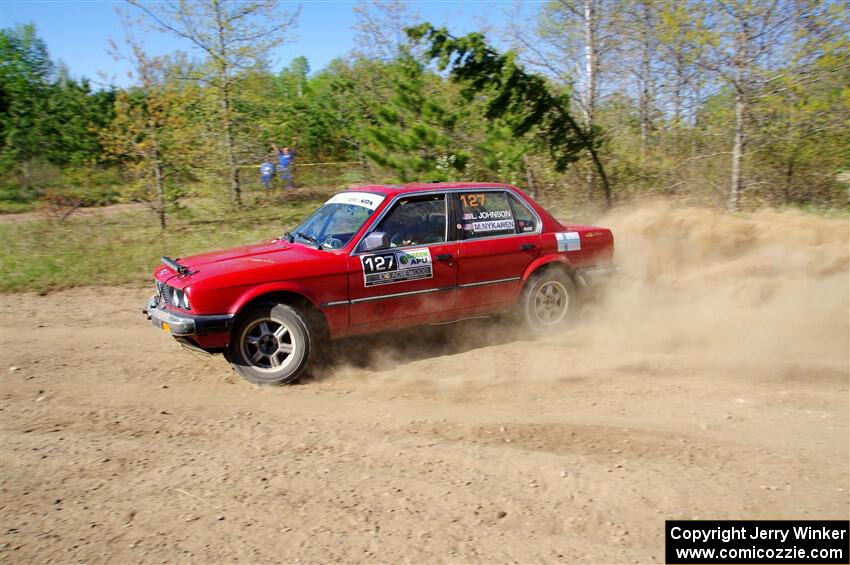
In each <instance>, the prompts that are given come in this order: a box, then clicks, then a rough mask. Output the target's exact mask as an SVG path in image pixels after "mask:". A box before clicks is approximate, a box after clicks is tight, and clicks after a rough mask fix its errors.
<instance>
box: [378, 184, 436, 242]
mask: <svg viewBox="0 0 850 565" xmlns="http://www.w3.org/2000/svg"><path fill="white" fill-rule="evenodd" d="M376 231H382V232H386V234H387V235H388V236H389V238H390V245H391V246H392V247H407V246H410V245H427V244H429V243H444V242H445V241H446V196H445V195H444V194H431V195H427V196H415V197H412V198H405V199H403V200H399V201H398V202H397V203H396V204H395V206H393V209H392V210H390V212H389V214H387V215H386V216H385V217H384V219H383V220H381V224H380V225H379V226H378V228H377V230H376Z"/></svg>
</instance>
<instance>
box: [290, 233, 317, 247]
mask: <svg viewBox="0 0 850 565" xmlns="http://www.w3.org/2000/svg"><path fill="white" fill-rule="evenodd" d="M295 235H297V236H298V237H302V238H304V239H306V240H307V241H309V242H310V243H313V244H315V245H316V249H322V245H321V244H320V243H319V240H318V239H316V238H315V237H313V236H312V235H310V234H306V233H304V232H301V231H297V232H295Z"/></svg>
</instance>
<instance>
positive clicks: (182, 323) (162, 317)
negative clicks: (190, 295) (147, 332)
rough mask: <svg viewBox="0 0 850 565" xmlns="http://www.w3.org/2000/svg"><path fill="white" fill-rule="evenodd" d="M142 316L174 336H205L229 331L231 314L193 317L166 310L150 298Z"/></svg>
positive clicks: (155, 299) (155, 297) (156, 297)
mask: <svg viewBox="0 0 850 565" xmlns="http://www.w3.org/2000/svg"><path fill="white" fill-rule="evenodd" d="M142 312H143V313H144V314H147V316H148V319H149V320H150V321H151V323H153V325H154V326H156V327H158V328H161V329H163V330H165V331H167V332H169V333H170V334H172V335H175V336H190V335H207V334H211V333H219V332H226V331H230V328H231V327H232V326H233V318H234V315H233V314H215V315H211V316H210V315H206V316H204V315H198V316H196V315H193V314H183V313H179V312H174V311H171V310H167V309H165V308H163V307H162V306H161V305H160V302H159V297H158V296H152V297H151V298H150V299H149V300H148V303H147V304H146V305H145V308H144V310H142Z"/></svg>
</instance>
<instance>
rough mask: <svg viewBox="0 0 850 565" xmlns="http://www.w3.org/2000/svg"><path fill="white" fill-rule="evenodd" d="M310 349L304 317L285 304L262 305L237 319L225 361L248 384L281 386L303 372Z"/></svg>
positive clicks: (310, 335)
mask: <svg viewBox="0 0 850 565" xmlns="http://www.w3.org/2000/svg"><path fill="white" fill-rule="evenodd" d="M312 346H313V343H312V334H311V332H310V327H309V324H308V322H307V317H306V316H305V315H304V314H302V313H301V312H300V311H298V310H297V309H296V308H293V307H292V306H289V305H286V304H261V305H259V306H256V307H254V308H252V309H251V310H249V311H247V312H245V313H244V314H242V315H240V317H239V320H238V322H237V323H236V325H235V326H234V328H233V333H232V334H231V336H230V344H229V345H228V347H227V355H226V357H227V360H228V361H229V362H230V366H231V367H233V370H234V371H236V372H237V373H239V375H240V376H241V377H242V378H244V379H245V380H247V381H250V382H252V383H255V384H259V385H284V384H291V383H293V382H295V381H296V380H297V379H298V377H299V376H301V374H302V373H303V372H304V368H305V366H306V365H307V361H308V359H309V358H310V353H311V350H312V349H313V347H312Z"/></svg>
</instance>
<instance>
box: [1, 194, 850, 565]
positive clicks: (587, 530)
mask: <svg viewBox="0 0 850 565" xmlns="http://www.w3.org/2000/svg"><path fill="white" fill-rule="evenodd" d="M603 221H606V222H608V223H609V225H612V226H613V227H614V228H615V229H616V232H615V233H616V234H617V235H618V256H619V258H620V259H619V261H620V265H621V268H622V271H621V274H620V278H619V279H618V280H617V281H615V283H614V284H613V285H612V287H611V289H610V292H609V294H608V295H607V297H602V298H601V299H600V300H599V301H598V302H597V303H595V304H593V305H591V306H589V307H587V308H586V309H585V311H584V312H583V313H582V314H583V315H582V318H581V320H580V321H578V322H577V323H575V324H574V325H573V326H572V328H571V329H569V331H567V332H565V333H564V334H562V335H557V336H551V337H549V338H545V339H541V340H538V341H528V340H523V339H522V338H521V337H517V336H516V334H515V332H512V331H511V330H510V328H509V327H506V325H505V324H504V323H498V322H477V323H472V324H465V325H460V326H451V327H446V328H441V329H434V330H432V331H429V332H424V333H423V332H411V333H406V334H402V335H398V336H394V338H393V340H392V341H390V340H388V339H381V340H374V339H361V340H355V341H349V342H346V343H344V344H343V345H342V347H341V358H344V359H346V361H340V362H339V363H338V364H337V365H335V366H333V367H330V368H328V369H327V370H325V371H324V372H323V373H322V375H321V376H320V378H319V380H316V381H312V382H308V383H305V384H302V385H297V386H293V387H287V388H256V387H254V386H252V385H249V384H247V383H245V382H243V381H241V380H240V379H239V378H238V377H236V376H235V375H234V374H233V373H232V372H231V371H230V370H229V368H228V367H227V366H226V364H225V362H224V361H223V360H222V359H219V358H201V357H198V356H195V355H194V354H191V353H188V352H185V351H183V350H181V349H180V348H179V347H178V346H177V345H176V344H174V343H173V342H172V341H171V340H170V339H169V338H168V337H167V336H166V335H163V334H162V333H161V332H157V331H156V330H154V329H153V328H152V327H151V326H149V325H148V324H147V323H146V322H145V321H144V320H143V317H142V315H141V313H140V308H141V305H142V303H143V300H144V299H145V297H146V296H147V294H148V292H147V290H146V289H134V288H131V289H122V288H104V289H78V290H71V291H66V292H60V293H56V294H52V295H49V296H44V297H42V296H37V295H31V294H15V295H12V294H7V295H3V296H2V325H1V327H0V330H1V331H2V334H0V341H2V343H1V344H0V346H2V377H0V378H1V379H2V380H0V383H2V391H1V392H2V412H0V420H1V421H0V423H2V430H1V431H2V491H0V494H2V500H0V521H1V522H2V524H0V536H2V537H0V560H2V561H3V562H6V563H25V562H98V563H99V562H115V563H128V562H190V561H192V562H207V563H209V562H218V563H223V562H254V563H259V562H271V561H286V562H295V561H313V562H317V561H321V562H328V561H346V562H366V561H368V562H392V563H399V562H435V561H440V562H446V561H449V562H507V561H517V562H595V563H601V562H605V563H631V562H639V563H648V562H660V561H661V560H662V559H663V521H664V520H665V519H670V518H697V517H699V518H718V519H722V518H730V519H731V518H753V519H756V518H780V519H781V518H844V519H846V518H847V517H848V514H850V511H848V443H850V442H848V439H850V436H848V347H850V346H848V343H850V333H848V243H847V222H846V221H842V220H823V219H818V218H813V217H811V216H804V215H801V214H800V215H798V214H791V213H785V214H775V213H768V212H765V213H762V214H759V215H756V216H752V217H744V218H729V217H726V216H722V215H717V214H714V213H712V212H706V211H699V210H674V209H670V208H666V207H652V208H648V209H642V210H637V211H624V212H620V213H617V214H615V215H613V216H611V217H609V218H606V219H605V220H603ZM13 367H14V370H13Z"/></svg>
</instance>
